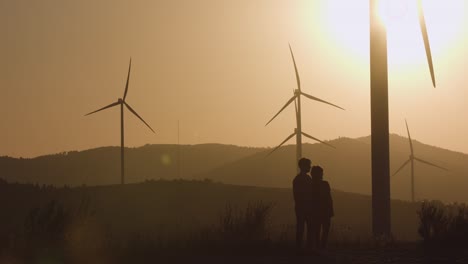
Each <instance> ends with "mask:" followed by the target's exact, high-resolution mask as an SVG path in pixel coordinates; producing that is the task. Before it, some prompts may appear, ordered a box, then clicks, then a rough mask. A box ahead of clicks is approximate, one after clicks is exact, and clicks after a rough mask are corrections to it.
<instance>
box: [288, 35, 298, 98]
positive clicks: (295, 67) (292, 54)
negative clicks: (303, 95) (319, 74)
mask: <svg viewBox="0 0 468 264" xmlns="http://www.w3.org/2000/svg"><path fill="white" fill-rule="evenodd" d="M289 51H290V52H291V57H292V60H293V63H294V71H295V72H296V81H297V89H299V91H300V90H301V78H300V77H299V71H298V70H297V65H296V59H295V58H294V53H293V50H292V48H291V44H289Z"/></svg>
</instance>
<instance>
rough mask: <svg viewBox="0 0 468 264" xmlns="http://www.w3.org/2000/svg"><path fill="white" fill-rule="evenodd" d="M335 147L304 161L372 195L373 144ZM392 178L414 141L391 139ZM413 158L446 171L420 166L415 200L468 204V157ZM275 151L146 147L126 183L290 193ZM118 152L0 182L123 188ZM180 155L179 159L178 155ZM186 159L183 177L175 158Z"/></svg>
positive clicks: (63, 157)
mask: <svg viewBox="0 0 468 264" xmlns="http://www.w3.org/2000/svg"><path fill="white" fill-rule="evenodd" d="M329 143H331V144H333V145H334V146H336V149H332V148H329V147H327V146H325V145H323V144H304V147H303V153H304V156H306V157H309V158H311V159H312V162H313V164H314V165H315V164H318V165H321V166H322V167H323V168H324V169H325V178H327V180H329V181H330V183H331V185H332V188H334V189H338V190H342V191H346V192H353V193H360V194H370V193H371V176H370V175H371V167H370V157H371V156H370V137H363V138H357V139H350V138H339V139H335V140H332V141H329ZM390 144H391V168H392V173H393V172H394V171H395V170H396V169H397V168H398V167H399V166H400V165H401V164H402V163H403V162H404V161H405V160H407V158H408V156H409V146H408V139H407V138H404V137H401V136H398V135H392V136H391V138H390ZM413 144H414V149H415V154H416V155H417V156H418V157H420V158H422V159H425V160H427V161H430V162H433V163H435V164H437V165H440V166H444V167H446V168H448V169H449V170H450V171H449V172H446V171H442V170H439V169H437V168H433V167H429V166H427V165H424V164H419V163H416V164H415V186H416V188H415V191H416V199H417V200H422V199H436V200H442V201H445V202H456V201H457V202H468V193H466V191H465V190H466V186H468V177H467V176H468V155H467V154H463V153H459V152H454V151H450V150H445V149H441V148H438V147H434V146H429V145H425V144H423V143H421V142H418V141H416V140H415V141H414V142H413ZM270 151H271V149H269V148H268V149H267V148H249V147H238V146H232V145H220V144H203V145H182V146H180V147H178V146H177V145H146V146H143V147H139V148H128V149H126V157H127V158H126V167H127V168H126V175H127V179H126V181H127V182H129V183H131V182H141V181H144V180H149V179H160V178H165V179H175V178H184V179H205V178H209V179H212V180H214V181H219V182H223V183H230V184H238V185H250V186H264V187H282V188H290V185H291V180H292V178H293V176H294V174H295V161H294V160H295V146H294V145H287V146H285V147H282V148H280V149H279V150H278V151H277V152H275V153H273V154H272V155H270V156H269V157H266V156H267V154H268V153H269V152H270ZM119 153H120V152H119V148H118V147H103V148H98V149H92V150H86V151H80V152H76V151H73V152H68V153H61V154H55V155H48V156H41V157H37V158H33V159H17V158H10V157H1V158H0V167H1V168H2V170H1V173H0V178H3V179H5V180H7V181H9V182H22V183H26V182H28V183H38V184H53V185H57V186H61V185H65V184H66V185H82V184H86V185H108V184H117V183H119V175H120V174H119V168H120V166H119V162H120V160H119V157H120V156H119ZM178 153H179V154H178ZM178 155H180V171H179V170H178V166H177V161H178V160H179V159H178V158H177V157H178ZM392 198H394V199H404V200H408V199H410V171H409V167H408V168H405V169H404V170H403V171H402V172H400V173H399V174H398V175H396V176H395V177H393V178H392Z"/></svg>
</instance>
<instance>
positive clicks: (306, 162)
mask: <svg viewBox="0 0 468 264" xmlns="http://www.w3.org/2000/svg"><path fill="white" fill-rule="evenodd" d="M297 164H298V165H299V169H300V170H301V173H307V172H309V170H310V167H311V166H312V161H310V159H306V158H302V159H300V160H299V162H298V163H297Z"/></svg>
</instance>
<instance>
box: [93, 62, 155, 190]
mask: <svg viewBox="0 0 468 264" xmlns="http://www.w3.org/2000/svg"><path fill="white" fill-rule="evenodd" d="M131 69H132V59H131V58H130V64H129V66H128V75H127V84H126V85H125V92H124V96H123V98H119V99H118V100H117V102H115V103H112V104H110V105H108V106H105V107H103V108H101V109H98V110H96V111H93V112H91V113H88V114H86V115H85V116H88V115H91V114H94V113H97V112H100V111H103V110H105V109H108V108H111V107H114V106H118V105H120V143H121V144H120V175H121V184H125V162H124V160H125V159H124V106H125V107H127V109H128V110H130V112H131V113H132V114H134V115H135V116H136V117H138V118H139V119H140V120H141V121H142V122H143V123H144V124H145V125H146V126H147V127H148V128H149V129H151V131H153V133H156V132H154V130H153V129H152V128H151V126H150V125H148V123H146V121H145V120H143V118H142V117H141V116H140V115H138V113H137V112H136V111H135V110H133V108H132V107H131V106H130V105H129V104H127V102H126V101H125V99H126V98H127V92H128V84H129V81H130V71H131Z"/></svg>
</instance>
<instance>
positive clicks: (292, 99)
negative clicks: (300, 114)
mask: <svg viewBox="0 0 468 264" xmlns="http://www.w3.org/2000/svg"><path fill="white" fill-rule="evenodd" d="M295 100H296V96H293V97H292V98H291V99H289V101H288V102H287V103H286V104H285V105H284V106H283V108H281V110H279V112H278V113H276V115H275V116H273V118H272V119H270V121H268V123H266V125H265V126H268V124H270V123H271V121H273V119H275V118H276V117H277V116H278V115H279V114H280V113H281V112H283V110H284V109H285V108H286V107H288V105H289V104H291V103H292V102H293V101H295Z"/></svg>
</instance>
